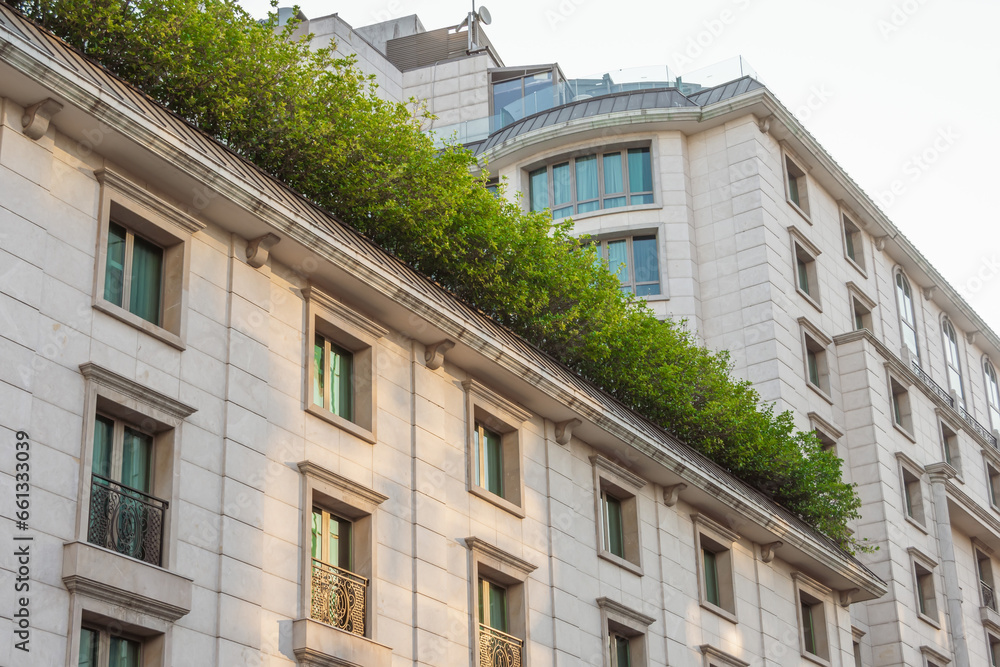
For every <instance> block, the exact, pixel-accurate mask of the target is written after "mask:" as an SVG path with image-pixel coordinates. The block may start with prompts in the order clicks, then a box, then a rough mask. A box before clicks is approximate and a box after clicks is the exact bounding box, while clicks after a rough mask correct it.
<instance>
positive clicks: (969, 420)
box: [958, 407, 998, 448]
mask: <svg viewBox="0 0 1000 667" xmlns="http://www.w3.org/2000/svg"><path fill="white" fill-rule="evenodd" d="M958 414H960V415H961V416H962V419H964V420H965V423H966V424H968V425H969V426H970V427H972V430H973V431H975V432H976V433H978V434H979V436H980V437H981V438H983V439H985V440H986V442H988V443H990V444H991V445H993V447H994V448H998V447H997V439H996V438H995V437H993V434H992V433H990V431H989V429H987V428H986V427H985V426H983V425H982V424H980V423H979V422H977V421H976V418H975V417H973V416H972V415H970V414H969V413H968V412H966V411H965V408H963V407H959V408H958Z"/></svg>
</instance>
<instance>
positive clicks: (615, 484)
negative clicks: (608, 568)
mask: <svg viewBox="0 0 1000 667" xmlns="http://www.w3.org/2000/svg"><path fill="white" fill-rule="evenodd" d="M590 462H591V464H592V466H593V469H594V502H595V521H596V524H597V555H598V557H600V558H602V559H604V560H607V561H610V562H612V563H615V564H616V565H619V566H621V567H623V568H625V569H626V570H628V571H630V572H632V573H633V574H636V575H638V576H642V575H643V568H642V523H641V516H640V512H639V493H640V491H641V490H642V488H643V487H644V486H645V485H646V480H644V479H642V478H641V477H639V476H638V475H636V474H634V473H632V472H631V471H629V470H626V469H625V468H624V467H622V466H620V465H618V464H617V463H615V462H613V461H612V460H611V459H608V458H606V457H604V456H601V455H599V454H597V455H594V456H591V457H590ZM605 495H610V496H611V497H613V498H615V499H616V500H618V501H619V503H620V507H621V511H622V549H623V554H622V555H621V556H619V555H618V554H615V553H614V552H612V551H611V550H610V549H608V548H607V545H606V537H607V535H606V525H605V520H604V512H603V510H604V497H605Z"/></svg>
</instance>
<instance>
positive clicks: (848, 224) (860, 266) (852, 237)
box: [840, 206, 868, 278]
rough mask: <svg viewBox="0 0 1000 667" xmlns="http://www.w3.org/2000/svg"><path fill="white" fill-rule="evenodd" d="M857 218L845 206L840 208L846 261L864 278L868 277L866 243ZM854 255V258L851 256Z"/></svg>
mask: <svg viewBox="0 0 1000 667" xmlns="http://www.w3.org/2000/svg"><path fill="white" fill-rule="evenodd" d="M856 219H857V216H855V215H854V214H853V213H849V212H848V211H847V210H846V209H845V208H844V207H843V206H841V208H840V230H841V235H842V236H843V241H844V259H846V260H847V261H848V263H849V264H850V265H851V266H853V267H854V268H855V269H857V270H858V272H859V273H860V274H861V275H863V276H864V277H866V278H867V277H868V271H867V269H866V262H865V242H864V233H863V232H862V231H861V225H859V224H858V223H857V222H855V220H856ZM852 254H853V255H854V256H853V257H852V256H851V255H852Z"/></svg>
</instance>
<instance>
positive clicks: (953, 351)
mask: <svg viewBox="0 0 1000 667" xmlns="http://www.w3.org/2000/svg"><path fill="white" fill-rule="evenodd" d="M941 332H942V333H943V334H944V360H945V363H946V364H947V366H948V388H949V389H951V390H952V391H953V392H955V393H956V394H958V400H959V403H964V402H965V391H964V389H963V388H962V361H961V358H960V357H959V352H958V337H957V336H956V335H955V327H953V326H952V325H951V321H950V320H949V319H948V318H945V319H944V320H943V321H942V323H941Z"/></svg>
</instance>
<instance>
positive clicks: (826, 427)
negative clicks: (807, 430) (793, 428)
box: [806, 412, 844, 453]
mask: <svg viewBox="0 0 1000 667" xmlns="http://www.w3.org/2000/svg"><path fill="white" fill-rule="evenodd" d="M806 416H807V417H808V418H809V425H810V426H811V427H812V430H813V432H814V433H815V434H816V438H817V439H818V440H819V444H820V447H822V448H823V449H824V450H833V451H834V453H836V447H837V441H838V440H840V439H841V438H842V437H844V432H843V431H841V430H840V429H838V428H837V427H835V426H834V425H833V424H831V423H830V422H828V421H827V420H825V419H823V417H821V416H820V415H819V414H818V413H816V412H810V413H808V414H807V415H806Z"/></svg>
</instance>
